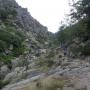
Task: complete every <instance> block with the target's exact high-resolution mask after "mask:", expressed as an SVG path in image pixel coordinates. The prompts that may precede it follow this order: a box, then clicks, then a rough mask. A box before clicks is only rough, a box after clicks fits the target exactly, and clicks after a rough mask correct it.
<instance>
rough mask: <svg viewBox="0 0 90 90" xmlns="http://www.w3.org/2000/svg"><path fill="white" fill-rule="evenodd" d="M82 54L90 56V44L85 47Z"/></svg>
mask: <svg viewBox="0 0 90 90" xmlns="http://www.w3.org/2000/svg"><path fill="white" fill-rule="evenodd" d="M82 54H83V55H86V56H88V55H90V42H89V43H87V44H86V45H85V46H84V48H83V50H82Z"/></svg>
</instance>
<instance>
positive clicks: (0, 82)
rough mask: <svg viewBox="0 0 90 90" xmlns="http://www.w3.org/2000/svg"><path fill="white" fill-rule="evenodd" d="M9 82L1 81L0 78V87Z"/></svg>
mask: <svg viewBox="0 0 90 90" xmlns="http://www.w3.org/2000/svg"><path fill="white" fill-rule="evenodd" d="M8 83H9V81H5V82H4V81H2V80H0V89H1V88H3V87H4V86H5V85H7V84H8Z"/></svg>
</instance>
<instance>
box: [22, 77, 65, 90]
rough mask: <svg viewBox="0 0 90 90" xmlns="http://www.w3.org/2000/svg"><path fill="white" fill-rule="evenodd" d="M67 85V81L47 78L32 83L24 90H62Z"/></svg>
mask: <svg viewBox="0 0 90 90" xmlns="http://www.w3.org/2000/svg"><path fill="white" fill-rule="evenodd" d="M64 85H65V80H62V79H60V78H54V77H50V76H49V77H47V78H44V79H41V80H38V81H36V82H33V83H31V84H30V85H29V86H27V87H25V88H23V89H22V90H62V88H63V87H64Z"/></svg>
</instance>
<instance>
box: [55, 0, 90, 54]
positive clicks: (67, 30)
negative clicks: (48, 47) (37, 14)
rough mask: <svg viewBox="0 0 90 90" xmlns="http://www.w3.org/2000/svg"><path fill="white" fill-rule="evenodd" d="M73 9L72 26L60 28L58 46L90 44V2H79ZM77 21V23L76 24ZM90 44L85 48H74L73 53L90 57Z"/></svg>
mask: <svg viewBox="0 0 90 90" xmlns="http://www.w3.org/2000/svg"><path fill="white" fill-rule="evenodd" d="M72 7H73V9H72V10H71V14H70V17H71V20H72V21H74V23H72V22H71V24H70V25H68V26H67V25H63V26H61V27H60V29H59V31H58V32H57V33H56V37H57V39H58V40H57V41H58V44H60V45H63V46H66V47H68V46H69V45H71V44H73V43H75V41H74V40H76V42H77V38H78V41H79V42H78V43H76V44H77V46H79V44H80V43H85V44H86V43H87V42H88V41H89V42H90V0H79V1H78V2H77V3H74V4H73V6H72ZM75 21H77V22H75ZM89 47H90V44H86V45H84V46H79V47H73V48H71V52H74V54H76V53H78V52H81V53H82V55H90V50H89Z"/></svg>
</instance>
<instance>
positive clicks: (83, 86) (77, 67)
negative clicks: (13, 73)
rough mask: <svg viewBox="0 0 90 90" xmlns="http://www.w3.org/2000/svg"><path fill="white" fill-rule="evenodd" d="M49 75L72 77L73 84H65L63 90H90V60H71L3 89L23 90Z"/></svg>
mask: <svg viewBox="0 0 90 90" xmlns="http://www.w3.org/2000/svg"><path fill="white" fill-rule="evenodd" d="M65 67H66V68H65ZM47 75H54V76H56V75H60V76H66V77H70V78H71V82H72V86H69V87H67V86H65V87H64V89H63V90H90V64H89V62H83V63H82V62H80V61H73V62H69V64H68V65H67V66H64V68H63V67H61V66H58V67H57V68H55V69H53V70H50V71H49V72H48V73H40V74H39V75H36V76H34V77H31V78H29V79H27V80H23V81H20V82H18V83H15V84H12V85H8V86H6V87H5V88H3V89H2V90H22V88H24V87H26V86H27V85H29V84H30V82H32V81H35V80H37V79H40V78H43V77H46V76H47Z"/></svg>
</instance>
